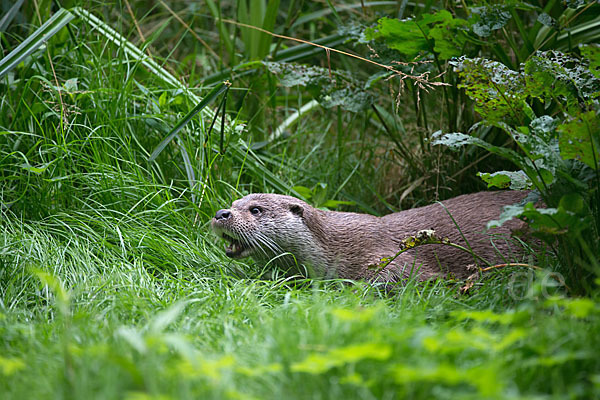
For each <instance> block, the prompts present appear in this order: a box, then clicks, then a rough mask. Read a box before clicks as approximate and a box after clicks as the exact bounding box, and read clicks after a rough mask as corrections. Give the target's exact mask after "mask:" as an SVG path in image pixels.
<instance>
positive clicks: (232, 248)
mask: <svg viewBox="0 0 600 400" xmlns="http://www.w3.org/2000/svg"><path fill="white" fill-rule="evenodd" d="M222 236H223V239H225V240H227V241H228V242H229V244H226V245H225V255H227V257H231V258H235V257H238V256H239V255H240V254H242V252H243V251H244V249H245V248H244V245H243V244H242V243H241V242H240V241H238V240H237V239H235V238H233V237H231V236H229V235H227V234H226V233H223V235H222Z"/></svg>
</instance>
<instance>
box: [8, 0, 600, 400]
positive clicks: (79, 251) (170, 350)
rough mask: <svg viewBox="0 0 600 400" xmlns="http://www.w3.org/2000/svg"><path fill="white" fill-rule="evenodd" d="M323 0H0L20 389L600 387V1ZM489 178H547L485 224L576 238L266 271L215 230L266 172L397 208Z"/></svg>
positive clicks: (358, 392) (307, 193)
mask: <svg viewBox="0 0 600 400" xmlns="http://www.w3.org/2000/svg"><path fill="white" fill-rule="evenodd" d="M326 3H327V4H326V5H325V3H323V2H304V1H295V0H292V1H289V2H278V1H266V0H265V1H257V2H254V1H252V2H248V1H243V2H231V1H210V0H209V1H207V2H206V3H197V2H192V3H189V2H188V3H185V2H184V3H181V2H180V3H176V2H168V1H167V2H146V1H141V0H133V1H129V2H120V1H117V2H115V3H114V4H111V5H110V6H106V5H104V4H103V3H89V2H80V1H66V2H63V3H61V6H63V7H65V8H64V9H61V8H59V6H58V5H57V3H53V2H49V1H42V2H36V3H35V6H36V7H32V6H31V5H29V4H28V2H22V1H18V2H16V3H14V4H9V3H6V2H5V3H2V5H0V7H2V10H3V11H4V13H2V15H4V16H3V17H2V19H1V20H0V27H2V29H0V31H1V32H2V33H0V47H1V51H2V60H1V61H0V65H1V67H2V68H0V71H2V72H1V74H2V77H0V104H1V107H2V112H1V113H0V392H1V393H2V398H7V399H11V398H15V399H20V398H38V397H40V398H41V397H58V398H61V397H62V398H111V399H112V398H127V399H150V398H153V399H164V398H219V399H222V398H273V397H275V398H308V397H310V398H341V397H347V398H365V399H374V398H395V397H406V398H449V399H455V398H564V397H570V398H581V399H587V398H596V397H599V396H600V392H599V388H600V386H599V385H600V364H599V362H598V357H597V354H596V351H595V349H596V348H598V346H599V343H598V338H599V337H600V335H599V334H598V333H599V329H600V319H599V318H600V305H599V303H598V294H597V292H596V291H595V290H594V288H593V287H592V286H594V285H596V286H597V285H600V282H598V280H597V278H595V279H592V278H591V277H592V276H593V273H595V272H594V270H592V271H591V272H589V271H588V270H586V269H585V268H587V267H590V266H591V267H592V268H595V267H594V265H593V260H594V257H595V254H598V252H597V250H598V248H597V244H594V242H593V240H596V239H595V238H596V237H597V232H598V219H597V215H598V207H599V204H600V202H598V201H594V196H598V195H599V194H598V190H597V183H595V182H597V181H596V180H597V172H598V165H597V162H598V161H597V160H598V157H597V156H598V153H597V149H598V148H599V147H598V145H597V142H598V138H597V135H596V133H597V125H598V107H597V102H598V96H597V93H598V87H597V81H598V79H599V69H598V66H599V52H598V46H597V45H585V43H594V42H597V38H598V30H599V23H598V16H597V11H598V6H597V4H595V2H585V1H580V0H578V1H571V2H567V3H564V4H563V2H558V1H550V2H547V3H544V4H542V3H541V2H540V3H539V4H538V3H537V2H534V3H533V4H529V3H523V2H513V1H510V2H505V3H503V4H496V3H495V4H490V5H487V4H483V3H480V2H478V3H477V5H476V6H475V5H473V4H472V3H471V2H461V3H460V6H461V8H454V7H455V5H456V7H458V5H459V3H447V2H446V3H445V4H442V2H431V1H427V2H411V3H408V2H387V1H383V2H379V1H377V2H365V3H364V4H362V3H360V4H359V3H358V2H355V3H349V2H348V3H346V2H330V1H328V2H326ZM203 4H206V7H205V8H203V7H204V6H203ZM32 5H33V4H32ZM254 5H257V7H254ZM444 5H446V6H447V7H448V8H444V7H443V6H444ZM77 6H79V7H81V8H78V7H77ZM67 7H68V10H67ZM464 7H466V8H464ZM476 7H477V8H476ZM568 7H571V8H568ZM383 16H385V17H383ZM392 17H398V19H394V18H392ZM406 17H410V18H406ZM234 19H235V20H237V21H238V22H241V23H244V24H246V25H244V26H241V25H239V24H238V25H236V24H233V23H231V22H230V20H234ZM46 21H49V22H48V24H45V23H46ZM42 26H43V27H44V28H43V29H41V28H39V27H42ZM251 26H255V27H260V28H261V29H266V30H269V31H275V32H274V33H276V34H278V35H280V36H277V37H273V36H271V35H268V34H266V33H264V32H260V31H256V30H253V29H252V28H251ZM478 33H484V34H485V35H487V36H480V35H479V34H478ZM281 35H285V36H291V37H296V38H303V39H306V40H307V41H310V42H311V43H316V44H320V45H323V46H330V47H335V48H340V49H341V48H343V49H345V50H346V52H347V53H352V52H353V53H354V54H360V55H365V54H369V53H370V54H371V56H372V60H371V61H375V62H378V63H380V64H381V63H387V64H388V65H389V66H392V67H393V68H394V69H395V70H396V71H397V72H402V73H404V74H405V75H396V76H395V77H394V78H391V79H390V76H391V75H390V70H389V69H387V68H381V66H377V65H375V64H372V63H365V62H364V61H361V60H358V59H356V58H350V57H349V56H342V55H339V54H334V53H333V52H330V53H328V52H327V51H325V50H323V49H322V48H317V47H314V46H312V45H311V44H310V43H301V44H297V42H293V41H289V40H285V39H283V38H282V37H281ZM406 37H410V38H411V40H412V42H411V43H405V42H402V41H401V40H397V38H406ZM28 38H31V40H29V41H27V39H28ZM22 43H25V45H24V46H22V47H19V45H20V44H22ZM407 44H410V45H411V46H410V47H409V46H406V45H407ZM17 48H18V49H19V51H15V50H16V49H17ZM371 50H373V52H371ZM537 50H540V51H543V52H541V53H538V52H537ZM551 50H560V51H561V52H560V53H559V52H554V51H551ZM9 55H10V56H9ZM462 55H464V56H465V57H464V58H460V59H456V60H454V61H452V62H453V63H454V65H453V66H452V68H448V65H450V64H449V62H451V61H450V60H452V57H455V56H462ZM13 56H14V57H13ZM580 56H581V57H580ZM584 60H589V61H584ZM588 62H589V64H588ZM298 63H302V64H298ZM521 65H522V67H521ZM454 68H456V69H454ZM494 71H495V72H494ZM409 75H410V76H412V77H423V79H430V80H431V81H432V82H433V81H435V82H439V83H447V84H449V85H450V86H443V87H439V88H437V89H435V90H434V89H433V88H432V87H427V86H423V85H422V82H423V81H421V84H420V83H419V81H413V80H411V79H410V78H409V77H408V76H409ZM402 77H403V78H402ZM532 77H535V79H533V78H532ZM225 81H229V82H231V83H232V85H231V88H230V90H229V91H228V92H227V93H228V95H227V96H226V97H225V98H223V97H220V98H219V97H217V93H219V92H220V91H221V90H225V84H222V82H225ZM515 82H518V84H515ZM541 83H542V84H541ZM459 84H463V85H464V87H462V88H459V87H458V85H459ZM486 90H487V92H486ZM428 91H429V92H428ZM504 92H508V93H510V94H511V96H512V97H510V98H509V99H508V100H506V99H504V98H503V97H502V96H503V94H504ZM224 94H225V93H222V94H221V96H223V95H224ZM328 97H329V98H328ZM471 97H472V98H471ZM315 99H317V100H319V101H320V102H321V104H322V105H324V106H326V107H327V106H329V108H326V107H323V108H319V107H315V106H314V105H313V104H315V102H314V100H315ZM486 100H487V102H486ZM492 105H493V106H494V107H495V108H494V107H491V106H492ZM211 107H215V108H216V109H215V110H213V109H211ZM475 107H476V108H477V112H478V113H479V114H476V113H475V112H474V109H475ZM347 110H351V111H355V112H346V111H347ZM481 120H483V121H482V123H477V121H481ZM282 121H284V122H282ZM249 125H251V127H250V128H249ZM268 131H272V132H274V133H277V132H279V133H278V134H272V135H267V133H268ZM434 131H440V134H438V135H437V136H436V138H437V140H438V141H439V142H440V143H442V142H443V143H446V144H450V145H453V146H455V145H458V144H460V143H465V144H473V145H475V146H461V147H460V150H459V152H458V153H452V152H449V151H446V148H445V147H443V146H433V145H432V140H430V139H432V134H433V132H434ZM441 132H454V133H446V134H442V133H441ZM458 132H468V133H469V134H468V135H467V134H464V133H458ZM507 136H508V137H509V138H510V139H511V140H512V142H511V143H510V144H508V145H506V140H507ZM170 139H173V140H171V141H169V140H170ZM167 142H168V143H167ZM155 149H156V151H154V152H153V150H155ZM478 149H481V150H478ZM489 154H495V155H498V156H499V157H497V158H493V157H487V156H488V155H489ZM504 159H509V160H511V161H512V162H513V163H515V164H516V166H517V168H516V169H517V171H502V169H505V170H508V169H515V168H512V166H511V165H508V163H507V162H506V161H504ZM483 160H484V161H483ZM497 167H499V168H497ZM476 171H481V173H480V176H481V177H482V178H483V179H484V180H485V182H483V181H481V180H479V179H478V178H476V176H475V172H476ZM485 183H487V184H491V185H495V186H502V187H506V186H508V187H512V188H523V187H537V188H538V189H539V190H540V193H541V194H542V196H543V198H544V201H546V203H547V205H548V207H547V208H545V209H539V208H536V207H535V206H534V204H527V205H523V206H519V205H515V206H513V207H511V208H509V209H508V211H507V212H506V213H505V214H504V215H503V216H502V218H501V219H500V221H498V222H495V223H502V221H503V220H504V219H507V218H510V217H522V218H527V220H528V221H529V222H530V224H531V227H532V229H534V230H535V231H536V232H537V234H538V235H540V237H541V238H542V239H544V240H546V241H548V242H551V243H552V245H553V246H554V251H555V252H556V253H555V254H558V256H559V259H558V260H557V259H555V258H554V257H552V256H551V255H548V254H545V253H542V254H538V257H537V261H536V262H537V265H539V266H540V267H543V268H545V270H544V271H539V273H537V274H534V273H533V272H532V271H531V270H530V269H528V268H526V267H522V268H518V267H511V268H505V269H499V270H494V271H493V272H492V273H491V274H490V275H488V276H486V277H485V278H484V279H483V280H482V281H479V282H475V283H474V286H473V287H472V288H471V290H470V291H469V293H470V294H469V295H468V296H466V295H460V294H458V293H459V287H460V286H462V283H461V282H452V281H443V282H442V281H436V282H427V283H418V282H415V281H408V282H406V284H405V285H403V286H398V287H394V288H392V289H390V288H389V287H388V288H387V289H388V291H384V290H383V289H380V288H378V287H376V286H372V285H368V284H366V283H362V282H339V281H328V282H323V281H312V280H310V279H300V278H298V279H296V280H283V279H282V280H277V279H274V280H261V279H260V278H258V277H260V276H262V274H261V273H262V271H259V270H257V268H256V266H254V265H252V264H251V263H249V262H244V261H232V260H230V259H227V258H226V257H225V256H224V254H223V251H222V249H221V248H220V246H219V245H217V244H216V242H217V240H216V239H215V238H213V237H212V236H211V235H210V233H209V231H210V230H209V226H208V223H209V221H210V219H211V218H212V216H213V215H214V213H215V212H216V211H217V210H218V209H220V208H222V207H223V206H224V205H226V204H229V203H230V202H231V201H232V200H234V199H235V198H239V197H240V196H242V195H243V194H246V193H249V192H262V191H268V192H270V191H278V192H282V193H291V194H296V195H298V196H302V197H304V198H305V199H307V200H308V201H309V202H311V203H312V204H314V205H316V206H319V207H328V208H342V207H343V208H344V209H350V210H360V211H366V212H371V213H373V214H382V213H386V212H390V211H395V210H398V209H400V208H403V207H408V206H413V205H422V204H425V203H430V202H431V201H433V200H434V199H437V198H443V197H445V196H449V195H451V194H458V193H459V192H467V191H472V190H478V189H480V188H482V187H484V186H485ZM493 223H494V222H493ZM594 235H596V236H594ZM555 238H558V240H557V239H555ZM553 241H554V242H553ZM594 252H595V253H594ZM533 256H534V255H533V254H532V256H531V263H533ZM582 266H583V267H584V268H582ZM536 271H537V270H536ZM551 271H563V272H565V271H566V272H567V273H566V274H564V275H565V278H566V280H565V279H564V278H563V275H561V274H558V273H556V272H551ZM577 274H580V275H579V276H577ZM584 283H585V285H584ZM581 286H584V287H583V289H582V288H581ZM583 291H586V293H587V294H588V297H574V294H576V293H577V292H583Z"/></svg>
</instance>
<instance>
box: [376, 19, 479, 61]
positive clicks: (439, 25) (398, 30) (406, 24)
mask: <svg viewBox="0 0 600 400" xmlns="http://www.w3.org/2000/svg"><path fill="white" fill-rule="evenodd" d="M467 25H468V23H467V21H465V20H463V19H460V18H454V17H453V16H452V14H450V12H448V11H446V10H440V11H438V12H437V13H435V14H423V15H422V16H421V18H420V19H419V20H412V19H405V20H399V19H390V18H387V17H384V18H381V19H380V20H379V21H378V24H377V27H376V28H368V29H366V30H365V38H366V39H367V40H382V41H383V42H384V43H385V45H386V46H387V47H389V48H391V49H394V50H397V51H399V52H400V53H402V54H403V55H405V56H406V58H407V59H409V60H412V59H415V58H417V57H418V56H420V55H421V54H423V53H428V52H430V51H431V50H434V51H436V52H437V53H439V58H441V59H444V60H446V59H449V58H451V57H456V56H459V55H460V54H461V50H462V47H463V45H464V43H465V41H466V37H465V35H464V33H463V29H466V27H467Z"/></svg>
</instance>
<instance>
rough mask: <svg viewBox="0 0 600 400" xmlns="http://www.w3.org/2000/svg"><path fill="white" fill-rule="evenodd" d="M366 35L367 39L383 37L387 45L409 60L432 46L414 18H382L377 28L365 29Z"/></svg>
mask: <svg viewBox="0 0 600 400" xmlns="http://www.w3.org/2000/svg"><path fill="white" fill-rule="evenodd" d="M365 37H366V38H367V40H375V39H383V40H384V41H385V44H386V46H387V47H389V48H391V49H394V50H397V51H399V52H400V53H402V54H403V55H404V56H406V58H407V59H409V60H412V59H414V58H416V57H417V56H418V55H420V54H421V52H424V51H428V50H429V47H430V46H429V44H428V43H427V38H426V37H425V36H424V35H423V32H422V31H421V28H420V27H419V25H418V24H417V22H416V21H414V20H399V19H390V18H387V17H384V18H381V19H380V20H379V21H377V27H376V28H368V29H366V30H365Z"/></svg>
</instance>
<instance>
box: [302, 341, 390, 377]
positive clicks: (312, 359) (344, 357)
mask: <svg viewBox="0 0 600 400" xmlns="http://www.w3.org/2000/svg"><path fill="white" fill-rule="evenodd" d="M391 355H392V347H391V346H390V345H389V344H385V343H361V344H355V345H349V346H345V347H340V348H337V349H332V350H329V351H328V352H327V353H324V354H309V355H308V356H307V357H306V358H305V359H304V360H302V361H300V362H297V363H294V364H292V366H291V370H292V371H293V372H306V373H309V374H322V373H324V372H327V371H328V370H329V369H331V368H334V367H339V366H342V365H344V364H348V363H357V362H359V361H361V360H364V359H372V360H378V361H385V360H388V359H389V358H390V356H391Z"/></svg>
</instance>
